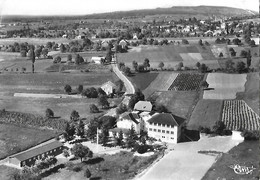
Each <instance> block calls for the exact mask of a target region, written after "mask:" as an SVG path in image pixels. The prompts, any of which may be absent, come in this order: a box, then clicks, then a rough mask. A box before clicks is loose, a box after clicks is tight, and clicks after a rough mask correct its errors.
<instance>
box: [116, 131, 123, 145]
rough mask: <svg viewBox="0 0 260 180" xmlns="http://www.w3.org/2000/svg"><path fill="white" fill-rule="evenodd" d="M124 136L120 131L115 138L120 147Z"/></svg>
mask: <svg viewBox="0 0 260 180" xmlns="http://www.w3.org/2000/svg"><path fill="white" fill-rule="evenodd" d="M123 139H124V134H123V131H122V130H120V131H119V134H118V138H117V145H118V146H121V145H122V144H123Z"/></svg>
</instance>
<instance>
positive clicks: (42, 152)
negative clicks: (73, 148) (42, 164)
mask: <svg viewBox="0 0 260 180" xmlns="http://www.w3.org/2000/svg"><path fill="white" fill-rule="evenodd" d="M62 150H63V144H62V143H61V142H59V141H52V142H48V143H46V144H44V145H42V146H39V147H37V148H33V149H29V150H27V151H24V152H21V153H18V154H16V155H14V156H10V157H9V160H8V162H9V163H11V164H13V165H16V166H18V167H23V166H32V165H34V163H35V161H36V160H37V159H43V158H44V157H47V156H57V155H59V154H61V153H62Z"/></svg>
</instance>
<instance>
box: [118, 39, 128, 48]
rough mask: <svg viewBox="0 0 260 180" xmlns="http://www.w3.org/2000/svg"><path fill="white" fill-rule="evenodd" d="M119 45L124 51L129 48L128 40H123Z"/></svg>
mask: <svg viewBox="0 0 260 180" xmlns="http://www.w3.org/2000/svg"><path fill="white" fill-rule="evenodd" d="M119 45H120V46H121V47H122V49H125V48H126V46H127V42H126V40H123V39H122V40H121V41H120V42H119Z"/></svg>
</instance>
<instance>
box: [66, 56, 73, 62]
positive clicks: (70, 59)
mask: <svg viewBox="0 0 260 180" xmlns="http://www.w3.org/2000/svg"><path fill="white" fill-rule="evenodd" d="M71 61H72V55H71V54H68V56H67V62H71Z"/></svg>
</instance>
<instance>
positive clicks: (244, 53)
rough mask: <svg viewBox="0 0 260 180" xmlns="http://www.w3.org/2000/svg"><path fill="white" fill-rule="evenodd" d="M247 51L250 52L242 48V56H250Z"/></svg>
mask: <svg viewBox="0 0 260 180" xmlns="http://www.w3.org/2000/svg"><path fill="white" fill-rule="evenodd" d="M247 53H248V52H247V51H246V50H242V51H241V52H240V56H241V57H244V58H245V57H247V56H248V54H247Z"/></svg>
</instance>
